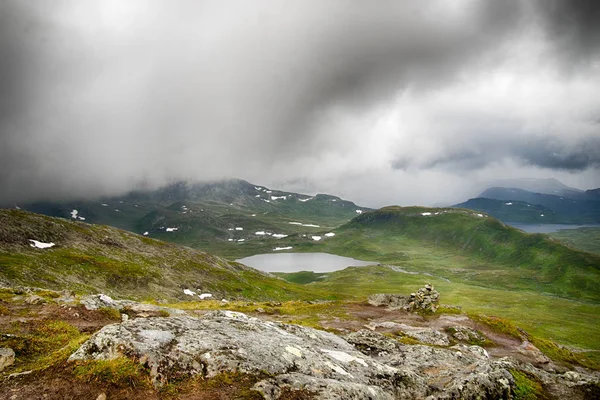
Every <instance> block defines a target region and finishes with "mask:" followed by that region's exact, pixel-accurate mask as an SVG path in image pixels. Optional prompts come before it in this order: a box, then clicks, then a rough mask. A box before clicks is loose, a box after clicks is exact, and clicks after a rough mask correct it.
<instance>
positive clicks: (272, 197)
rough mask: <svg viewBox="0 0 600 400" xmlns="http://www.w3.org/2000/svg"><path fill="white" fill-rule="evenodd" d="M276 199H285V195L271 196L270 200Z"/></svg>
mask: <svg viewBox="0 0 600 400" xmlns="http://www.w3.org/2000/svg"><path fill="white" fill-rule="evenodd" d="M278 199H283V200H287V196H271V200H278Z"/></svg>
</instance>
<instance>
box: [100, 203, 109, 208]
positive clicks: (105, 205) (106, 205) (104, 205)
mask: <svg viewBox="0 0 600 400" xmlns="http://www.w3.org/2000/svg"><path fill="white" fill-rule="evenodd" d="M100 205H101V206H102V207H108V204H106V203H102V204H100Z"/></svg>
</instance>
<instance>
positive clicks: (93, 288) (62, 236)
mask: <svg viewBox="0 0 600 400" xmlns="http://www.w3.org/2000/svg"><path fill="white" fill-rule="evenodd" d="M34 240H35V241H38V242H41V243H47V244H49V243H53V244H54V245H52V246H51V247H47V248H37V247H33V245H34V244H35V242H33V241H34ZM0 284H4V285H7V286H14V285H26V286H37V287H43V288H48V289H56V290H63V289H70V290H75V291H77V292H80V293H98V292H103V293H106V294H109V295H113V296H117V297H126V298H134V299H154V300H156V299H171V300H175V299H179V300H182V299H190V297H189V296H187V295H185V294H184V293H183V290H184V289H190V290H193V291H196V292H202V293H211V294H212V295H213V297H214V298H217V299H221V298H226V299H236V298H246V299H309V298H310V299H312V298H323V297H329V296H328V294H327V293H324V292H320V291H314V290H309V289H307V288H306V287H302V286H298V285H293V284H289V283H287V282H285V281H282V280H280V279H277V278H275V277H273V276H270V275H267V274H264V273H261V272H259V271H257V270H254V269H252V268H249V267H246V266H244V265H241V264H238V263H235V262H232V261H227V260H225V259H223V258H220V257H216V256H213V255H210V254H208V253H205V252H202V251H199V250H194V249H191V248H187V247H181V246H177V245H174V244H169V243H165V242H162V241H158V240H155V239H150V238H147V237H143V236H140V235H136V234H132V233H130V232H126V231H123V230H120V229H116V228H113V227H108V226H101V225H90V224H87V223H83V222H75V221H68V220H64V219H60V218H52V217H47V216H43V215H37V214H33V213H29V212H25V211H18V210H0Z"/></svg>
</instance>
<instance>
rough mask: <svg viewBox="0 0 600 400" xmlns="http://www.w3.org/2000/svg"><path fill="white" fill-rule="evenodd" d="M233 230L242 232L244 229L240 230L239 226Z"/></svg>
mask: <svg viewBox="0 0 600 400" xmlns="http://www.w3.org/2000/svg"><path fill="white" fill-rule="evenodd" d="M235 230H236V231H243V230H244V228H242V227H241V226H237V227H236V228H235Z"/></svg>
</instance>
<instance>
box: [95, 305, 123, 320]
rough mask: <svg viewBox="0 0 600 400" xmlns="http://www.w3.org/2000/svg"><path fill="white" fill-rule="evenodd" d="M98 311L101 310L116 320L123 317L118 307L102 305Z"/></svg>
mask: <svg viewBox="0 0 600 400" xmlns="http://www.w3.org/2000/svg"><path fill="white" fill-rule="evenodd" d="M98 312H100V313H101V314H102V315H104V316H105V317H107V318H110V319H114V320H120V319H121V313H120V312H119V310H117V309H116V308H111V307H101V308H99V309H98Z"/></svg>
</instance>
